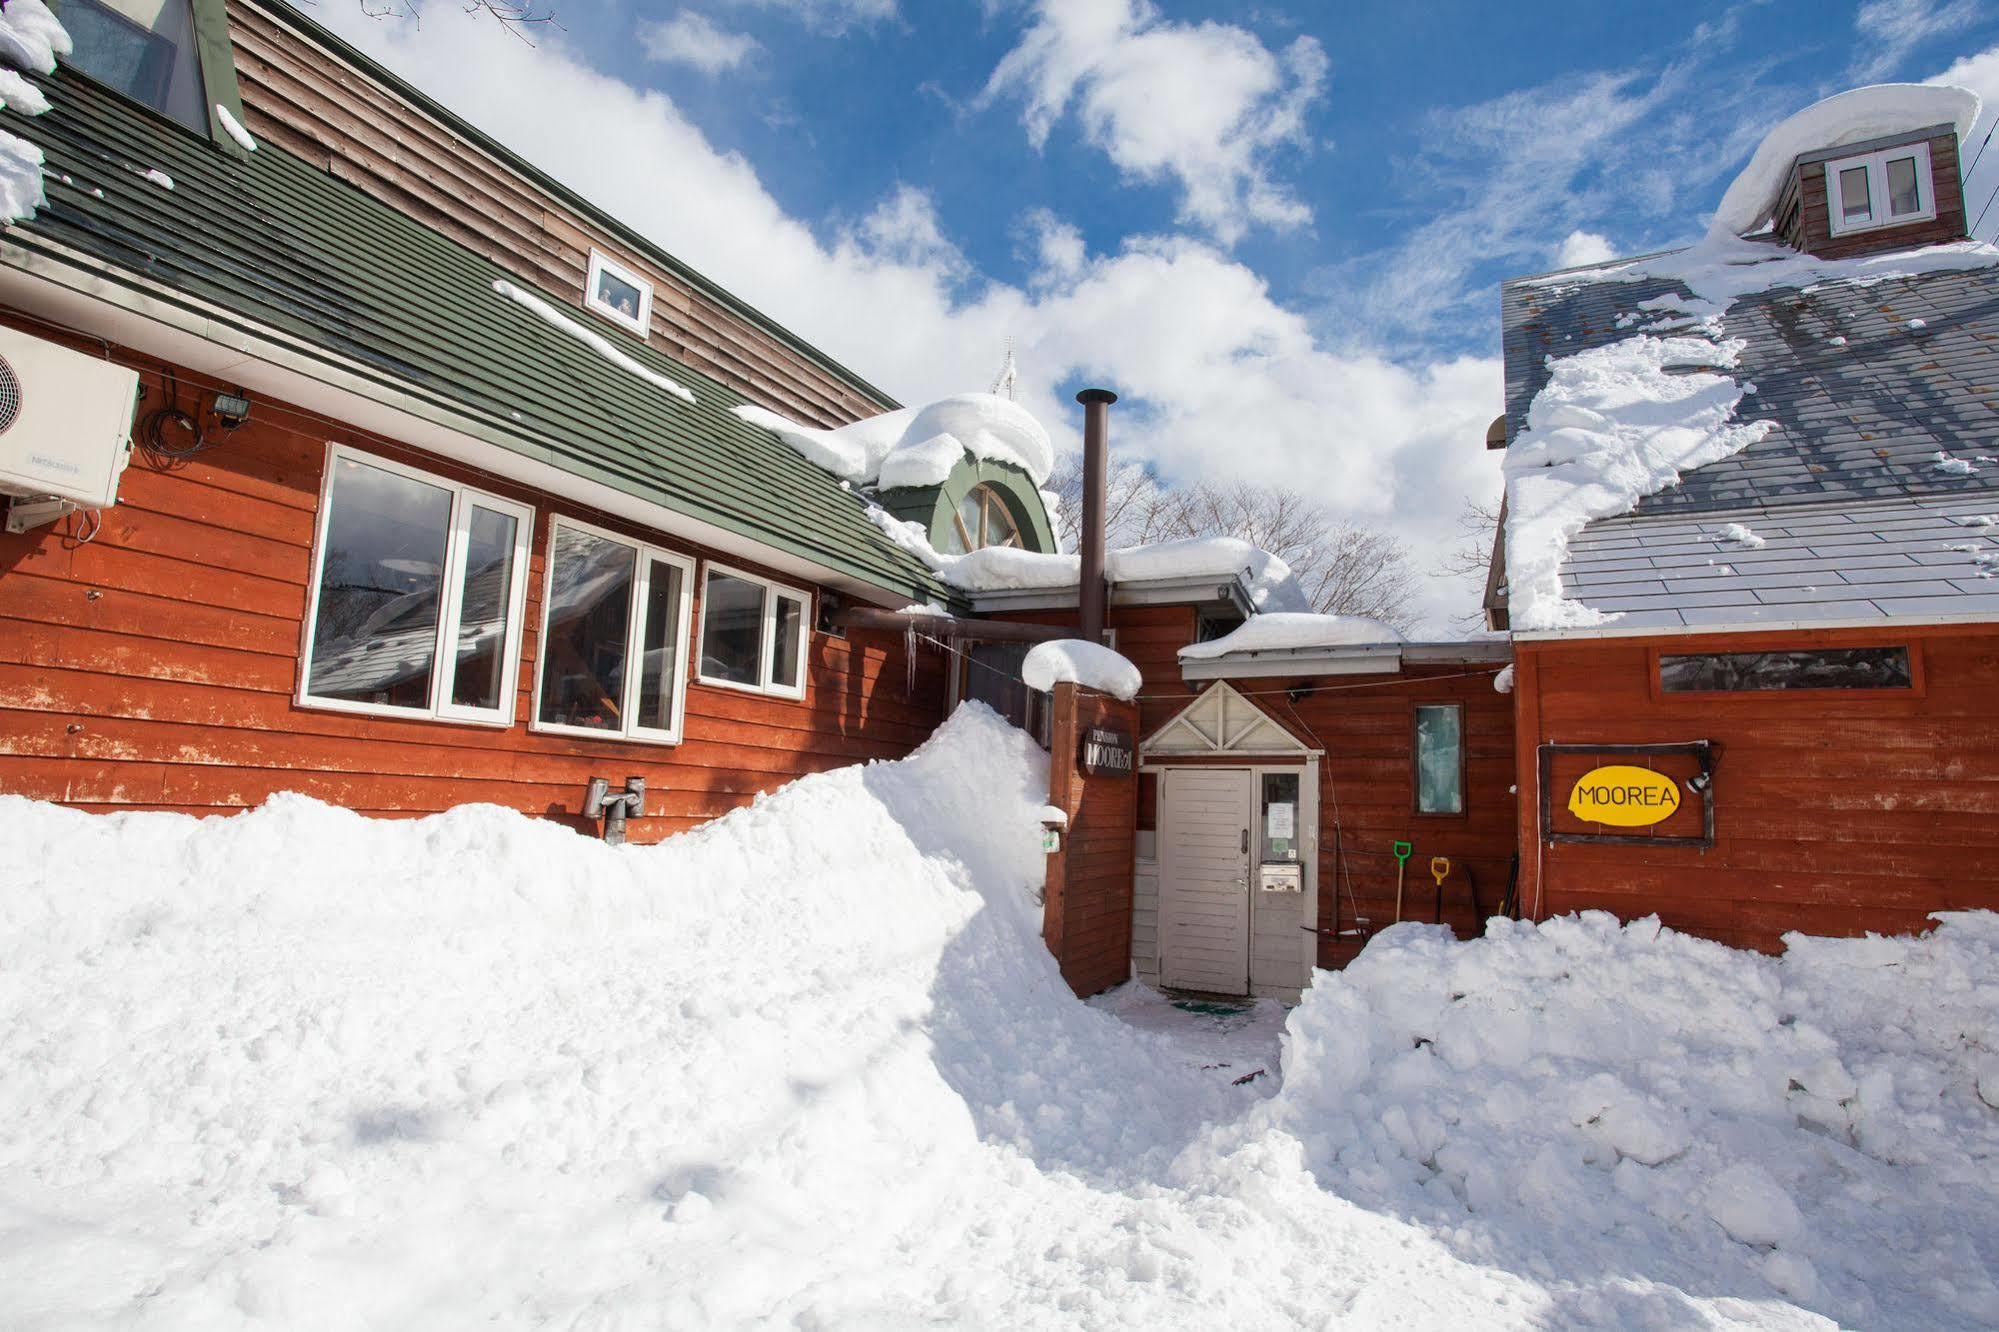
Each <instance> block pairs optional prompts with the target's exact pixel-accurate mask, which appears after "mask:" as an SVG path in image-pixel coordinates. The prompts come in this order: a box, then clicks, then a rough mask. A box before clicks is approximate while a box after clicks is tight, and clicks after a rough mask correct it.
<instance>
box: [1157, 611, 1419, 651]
mask: <svg viewBox="0 0 1999 1332" xmlns="http://www.w3.org/2000/svg"><path fill="white" fill-rule="evenodd" d="M1402 641H1403V639H1402V634H1401V632H1400V631H1399V630H1397V629H1395V628H1394V627H1393V626H1391V625H1388V624H1384V623H1383V622H1381V621H1380V620H1375V619H1370V618H1368V617H1367V616H1365V615H1320V614H1316V613H1314V612H1310V611H1276V612H1273V613H1271V614H1268V615H1252V616H1251V617H1250V618H1249V619H1248V620H1246V621H1244V622H1243V623H1242V624H1241V625H1240V626H1238V627H1237V628H1236V629H1234V630H1232V631H1230V632H1229V633H1226V634H1224V635H1222V636H1221V637H1220V638H1215V639H1210V640H1209V641H1208V642H1205V643H1191V644H1189V645H1188V646H1186V647H1183V648H1181V649H1180V660H1182V661H1212V660H1214V659H1215V658H1217V657H1225V656H1228V655H1229V654H1230V653H1232V652H1277V651H1283V650H1287V649H1304V648H1335V647H1371V646H1376V645H1379V644H1383V643H1400V642H1402Z"/></svg>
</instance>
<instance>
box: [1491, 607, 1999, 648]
mask: <svg viewBox="0 0 1999 1332" xmlns="http://www.w3.org/2000/svg"><path fill="white" fill-rule="evenodd" d="M1977 624H1989V625H1993V626H1994V627H1999V615H1994V614H1992V613H1991V612H1981V611H1972V612H1968V613H1966V614H1963V615H1924V616H1921V617H1917V616H1889V615H1876V616H1871V617H1859V618H1856V617H1853V616H1845V617H1841V618H1837V619H1823V620H1810V619H1806V620H1739V621H1736V622H1734V623H1724V624H1641V625H1631V626H1628V627H1623V628H1620V627H1619V626H1617V625H1615V624H1608V625H1591V626H1588V627H1585V628H1577V629H1516V630H1514V631H1513V641H1514V642H1515V643H1570V642H1587V641H1590V640H1593V639H1608V638H1698V637H1701V636H1703V635H1707V634H1767V633H1794V632H1803V631H1809V630H1813V629H1879V630H1882V631H1883V632H1884V633H1897V632H1900V631H1902V630H1905V629H1920V628H1926V627H1933V626H1941V627H1950V626H1953V625H1977Z"/></svg>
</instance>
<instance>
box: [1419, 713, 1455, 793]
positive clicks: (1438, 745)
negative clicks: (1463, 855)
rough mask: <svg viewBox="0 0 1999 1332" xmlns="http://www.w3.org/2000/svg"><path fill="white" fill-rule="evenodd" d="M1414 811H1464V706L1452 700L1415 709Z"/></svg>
mask: <svg viewBox="0 0 1999 1332" xmlns="http://www.w3.org/2000/svg"><path fill="white" fill-rule="evenodd" d="M1416 812H1417V813H1418V814H1462V813H1464V812H1465V739H1464V709H1463V708H1462V707H1460V706H1459V705H1457V704H1456V703H1441V704H1435V705H1430V704H1425V705H1422V706H1419V707H1418V708H1417V709H1416Z"/></svg>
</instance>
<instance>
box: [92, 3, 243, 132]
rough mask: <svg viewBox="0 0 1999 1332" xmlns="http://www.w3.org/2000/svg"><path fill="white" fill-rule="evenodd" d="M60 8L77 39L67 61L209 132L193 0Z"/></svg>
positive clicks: (95, 4) (180, 120)
mask: <svg viewBox="0 0 1999 1332" xmlns="http://www.w3.org/2000/svg"><path fill="white" fill-rule="evenodd" d="M61 9H62V25H63V27H64V28H66V29H68V31H69V35H70V40H71V42H73V43H74V49H73V50H72V51H71V52H70V53H69V55H67V56H65V57H64V58H63V64H65V65H68V66H69V67H70V68H72V69H75V70H78V71H79V72H81V73H84V74H88V75H89V76H90V77H91V78H93V79H95V80H97V81H98V82H99V83H101V84H103V85H105V86H106V87H107V88H111V89H112V90H114V91H116V92H121V93H123V94H124V95H125V96H127V97H129V98H131V99H132V100H133V101H135V102H143V103H144V104H145V105H147V106H150V107H151V108H153V110H155V111H158V112H160V113H161V114H162V115H167V116H171V117H172V118H173V119H175V120H178V121H179V122H180V123H181V124H183V125H185V126H187V127H188V128H189V129H191V130H194V131H195V132H196V133H198V134H206V133H208V97H207V94H206V93H205V92H204V91H203V90H202V82H201V58H200V55H199V51H198V48H197V46H196V44H195V34H194V8H193V6H192V5H191V4H190V3H189V0H63V3H62V5H61Z"/></svg>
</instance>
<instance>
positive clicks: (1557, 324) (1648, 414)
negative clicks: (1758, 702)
mask: <svg viewBox="0 0 1999 1332" xmlns="http://www.w3.org/2000/svg"><path fill="white" fill-rule="evenodd" d="M1995 265H1999V249H1995V248H1994V247H1992V246H1989V245H1981V244H1976V243H1972V242H1963V243H1959V244H1952V245H1939V246H1931V247H1927V248H1923V249H1915V250H1907V251H1901V252H1895V253H1887V254H1876V255H1870V256H1867V257H1864V258H1857V259H1847V260H1824V259H1816V258H1813V257H1811V256H1808V255H1802V254H1799V253H1797V252H1796V251H1793V250H1790V249H1788V248H1785V247H1783V246H1781V245H1777V244H1774V243H1769V242H1763V241H1745V240H1741V239H1738V238H1736V237H1734V236H1723V235H1711V236H1709V237H1708V238H1707V239H1706V240H1704V241H1702V242H1701V243H1700V244H1698V245H1696V246H1694V247H1692V248H1691V249H1688V250H1683V251H1678V252H1674V253H1671V254H1666V255H1656V256H1651V257H1649V258H1645V259H1640V260H1634V261H1625V262H1622V263H1619V264H1613V265H1606V266H1603V267H1601V268H1598V269H1595V270H1587V271H1581V272H1570V273H1564V274H1560V275H1556V276H1553V277H1549V278H1542V279H1529V280H1524V281H1519V282H1513V283H1509V284H1507V286H1506V289H1505V293H1504V299H1503V306H1504V311H1505V315H1504V317H1505V341H1506V363H1507V393H1508V408H1509V418H1510V429H1509V437H1510V438H1511V439H1512V441H1513V443H1512V444H1511V446H1510V447H1509V448H1508V450H1507V455H1506V462H1505V467H1506V473H1507V531H1506V551H1505V560H1506V582H1507V595H1508V609H1509V612H1510V615H1511V624H1512V627H1513V628H1514V629H1515V630H1516V631H1534V630H1552V629H1563V628H1587V627H1591V626H1597V625H1603V624H1606V623H1609V622H1610V620H1609V618H1608V617H1613V616H1618V615H1630V616H1633V617H1634V618H1633V620H1632V622H1631V623H1629V624H1627V625H1626V626H1625V627H1627V628H1629V627H1635V626H1636V625H1637V624H1644V623H1650V624H1675V623H1694V622H1696V621H1698V622H1704V623H1715V622H1724V623H1735V622H1737V621H1738V620H1739V621H1740V622H1741V623H1745V624H1747V623H1767V622H1770V620H1771V618H1772V612H1769V611H1766V610H1765V609H1764V608H1765V607H1769V606H1787V607H1790V608H1791V612H1790V613H1786V614H1784V615H1781V616H1778V617H1777V618H1780V619H1784V620H1790V619H1801V618H1811V617H1815V616H1820V615H1822V614H1823V612H1821V611H1819V610H1817V609H1815V607H1817V606H1818V604H1819V603H1821V602H1823V603H1825V604H1826V605H1832V604H1834V603H1838V602H1849V603H1850V602H1855V601H1861V600H1865V601H1870V602H1872V603H1873V604H1872V606H1871V607H1869V608H1868V609H1867V610H1866V611H1865V612H1862V614H1863V617H1876V616H1879V615H1883V614H1932V613H1937V606H1938V603H1937V602H1935V601H1934V600H1933V597H1935V596H1938V595H1946V596H1954V597H1960V598H1962V597H1970V598H1972V599H1971V600H1964V601H1962V602H1961V605H1962V607H1963V610H1964V611H1965V612H1967V613H1973V612H1977V611H1980V610H1983V609H1985V607H1984V604H1983V600H1982V598H1983V595H1984V594H1985V593H1987V592H1990V591H1992V590H1994V589H1993V587H1992V584H1991V583H1990V582H1979V583H1977V584H1967V585H1966V586H1963V587H1957V586H1952V587H1949V588H1947V589H1944V590H1943V591H1941V592H1940V591H1938V590H1937V589H1934V588H1932V589H1929V590H1928V591H1929V595H1928V596H1921V597H1915V598H1911V599H1903V598H1896V597H1886V596H1884V597H1882V598H1878V599H1877V598H1874V597H1872V596H1869V597H1854V596H1850V595H1847V594H1844V593H1841V592H1839V591H1837V590H1836V589H1837V588H1839V587H1841V586H1843V585H1845V583H1846V579H1845V577H1844V576H1843V574H1842V572H1841V570H1842V565H1841V562H1840V560H1839V559H1838V558H1837V557H1836V555H1834V554H1832V553H1831V552H1832V550H1833V549H1834V548H1832V547H1828V548H1827V550H1826V551H1823V552H1821V551H1812V552H1806V553H1802V554H1800V553H1798V552H1793V554H1794V556H1795V557H1796V559H1795V560H1794V564H1795V567H1794V568H1793V569H1791V570H1789V571H1787V572H1788V573H1791V574H1795V575H1797V578H1798V581H1797V582H1796V584H1795V585H1781V586H1780V585H1775V584H1773V585H1765V586H1757V587H1751V586H1748V585H1746V584H1737V585H1735V586H1732V587H1722V586H1718V585H1715V584H1713V583H1711V582H1708V581H1705V576H1704V575H1703V576H1701V577H1699V578H1694V579H1690V578H1688V577H1686V576H1684V574H1683V573H1681V574H1676V575H1675V576H1672V577H1667V578H1664V579H1661V580H1658V581H1656V582H1655V581H1654V580H1653V579H1652V577H1651V575H1650V573H1649V572H1648V569H1649V559H1650V556H1649V552H1648V551H1647V549H1645V543H1644V539H1643V538H1642V536H1641V534H1642V533H1644V532H1645V531H1647V530H1648V529H1647V528H1645V526H1644V523H1645V521H1646V520H1663V519H1673V520H1677V521H1681V522H1693V523H1695V524H1696V525H1699V524H1705V525H1706V527H1707V528H1709V529H1715V530H1718V529H1720V528H1721V527H1723V526H1725V525H1726V524H1727V523H1728V522H1730V521H1733V520H1736V519H1737V518H1738V517H1740V519H1741V520H1742V521H1745V522H1746V524H1747V526H1748V527H1750V528H1751V529H1753V530H1754V531H1756V532H1761V531H1762V530H1763V521H1762V520H1764V519H1767V518H1768V516H1769V515H1771V514H1775V513H1784V514H1788V513H1790V511H1791V510H1794V509H1797V508H1800V507H1810V506H1823V505H1848V506H1850V505H1852V504H1854V503H1856V502H1864V501H1870V500H1887V499H1891V498H1902V497H1909V496H1920V495H1938V496H1958V495H1962V494H1967V493H1971V492H1980V491H1984V490H1987V489H1991V488H1993V487H1994V486H1995V485H1999V466H1995V465H1988V464H1985V463H1981V462H1979V461H1977V460H1978V459H1979V458H1982V457H1987V456H1991V454H1990V453H1987V452H1981V450H1995V451H1999V421H1995V419H1994V417H1993V416H1992V413H1991V410H1990V408H1989V407H1988V406H1987V405H1986V403H1985V399H1986V398H1987V397H1989V394H1988V393H1984V392H1983V391H1982V386H1985V385H1989V384H1990V383H1991V382H1992V381H1993V379H1994V378H1995V377H1999V344H1995V343H1993V342H1991V341H1989V340H1988V338H1989V336H1990V329H1989V328H1988V327H1987V326H1986V325H1987V322H1988V320H1987V318H1986V313H1985V312H1987V311H1989V309H1990V307H1991V303H1992V299H1993V294H1994V278H1995V274H1999V269H1996V268H1995ZM1939 453H1942V454H1944V455H1945V457H1946V458H1947V459H1957V460H1959V461H1961V462H1962V464H1963V465H1962V466H1950V467H1939V466H1938V463H1937V456H1938V454H1939ZM1994 507H1999V505H1995V506H1994ZM1743 515H1746V517H1743ZM1599 531H1603V532H1604V533H1606V541H1607V540H1608V534H1609V533H1610V532H1613V531H1614V532H1618V533H1622V534H1623V536H1622V537H1620V538H1619V539H1618V540H1617V541H1615V542H1611V543H1610V544H1611V545H1612V546H1614V547H1615V557H1614V559H1613V560H1612V561H1611V562H1610V564H1609V566H1608V567H1605V566H1603V565H1597V566H1592V567H1588V568H1587V569H1586V568H1585V567H1584V564H1583V563H1581V562H1580V561H1581V559H1582V556H1583V554H1584V549H1585V547H1588V548H1589V549H1592V550H1595V549H1598V548H1599V545H1600V544H1601V543H1597V542H1596V541H1595V535H1596V534H1597V533H1598V532H1599ZM1662 540H1664V538H1663V535H1662ZM1666 544H1669V545H1670V544H1672V543H1671V542H1670V541H1668V542H1666ZM1730 553H1731V551H1729V550H1717V551H1716V552H1714V554H1715V560H1716V564H1717V565H1729V566H1730V567H1738V568H1739V567H1741V566H1742V564H1743V562H1742V561H1732V560H1730V559H1728V558H1727V556H1728V555H1729V554H1730ZM1703 558H1705V556H1703ZM1798 561H1802V562H1798ZM1661 567H1670V566H1661ZM1702 567H1703V568H1705V567H1706V566H1705V565H1703V566H1702ZM1627 573H1628V574H1630V575H1631V577H1629V578H1621V577H1617V578H1613V577H1607V576H1606V575H1612V574H1627ZM1723 577H1726V576H1725V575H1724V576H1723ZM1627 592H1629V593H1631V594H1633V595H1632V596H1630V597H1627V596H1626V595H1625V593H1627ZM1728 607H1737V608H1739V609H1740V614H1739V615H1735V616H1730V615H1723V614H1719V613H1718V612H1720V611H1721V610H1723V609H1725V608H1728ZM1849 609H1851V608H1850V607H1849ZM1694 612H1699V613H1698V614H1694Z"/></svg>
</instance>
